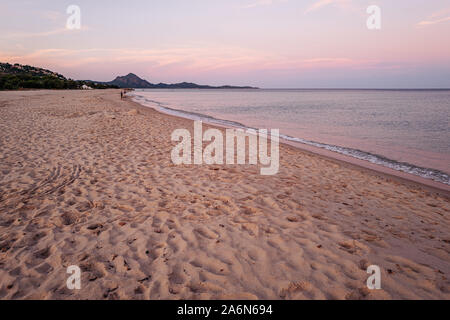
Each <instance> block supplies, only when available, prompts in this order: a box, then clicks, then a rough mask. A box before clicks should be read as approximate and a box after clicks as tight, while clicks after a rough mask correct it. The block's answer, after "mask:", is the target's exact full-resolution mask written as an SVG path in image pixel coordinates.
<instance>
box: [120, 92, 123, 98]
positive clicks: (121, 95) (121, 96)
mask: <svg viewBox="0 0 450 320" xmlns="http://www.w3.org/2000/svg"><path fill="white" fill-rule="evenodd" d="M120 99H123V91H122V90H120Z"/></svg>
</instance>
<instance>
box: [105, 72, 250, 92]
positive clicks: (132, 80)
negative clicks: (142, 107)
mask: <svg viewBox="0 0 450 320" xmlns="http://www.w3.org/2000/svg"><path fill="white" fill-rule="evenodd" d="M105 84H109V85H115V86H118V87H120V88H135V89H258V88H254V87H249V86H246V87H238V86H219V87H214V86H207V85H199V84H196V83H191V82H181V83H175V84H166V83H158V84H153V83H150V82H148V81H147V80H144V79H141V78H139V77H138V76H137V75H135V74H134V73H129V74H128V75H126V76H121V77H117V78H116V79H114V80H113V81H110V82H105Z"/></svg>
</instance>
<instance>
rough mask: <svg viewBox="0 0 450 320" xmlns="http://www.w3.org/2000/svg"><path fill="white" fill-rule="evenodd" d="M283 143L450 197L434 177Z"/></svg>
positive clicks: (129, 98)
mask: <svg viewBox="0 0 450 320" xmlns="http://www.w3.org/2000/svg"><path fill="white" fill-rule="evenodd" d="M124 100H125V101H127V102H129V103H132V104H135V105H137V106H139V107H143V108H150V109H152V110H154V111H155V112H158V113H162V114H164V115H166V116H171V117H175V118H179V119H184V120H188V121H191V122H194V120H192V119H189V118H187V117H183V116H181V115H180V116H179V115H174V114H171V113H168V112H167V113H166V112H164V111H162V110H158V109H156V108H154V107H151V106H145V105H143V104H141V103H139V102H137V101H134V100H133V97H132V96H125V98H124ZM204 123H205V124H208V126H210V127H214V128H222V129H223V128H233V127H231V126H226V125H220V124H217V123H212V122H208V121H207V120H206V121H204ZM281 144H283V145H286V146H290V147H294V148H295V149H296V150H299V151H301V152H307V153H311V154H313V155H315V156H319V157H324V158H325V159H328V160H333V161H338V162H340V163H341V164H345V165H350V166H354V167H357V168H359V169H360V170H363V171H365V172H368V173H370V174H373V175H375V176H380V175H381V176H383V177H384V178H386V179H393V180H395V181H399V182H402V183H409V184H413V185H418V186H420V187H424V188H426V189H427V190H429V191H431V192H435V193H439V194H441V195H443V196H445V197H446V198H450V186H449V185H446V184H444V183H441V182H437V181H435V180H432V179H427V178H423V177H420V176H417V175H414V174H412V173H407V172H403V171H400V170H395V169H391V168H388V167H385V166H383V165H380V164H374V163H371V162H369V161H366V160H361V159H357V158H354V157H351V156H348V155H344V154H340V153H337V152H333V151H329V150H325V149H322V148H319V147H314V146H310V145H306V144H303V143H300V142H294V141H289V140H287V139H284V138H282V137H280V145H281Z"/></svg>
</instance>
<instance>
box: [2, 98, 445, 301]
mask: <svg viewBox="0 0 450 320" xmlns="http://www.w3.org/2000/svg"><path fill="white" fill-rule="evenodd" d="M203 126H204V128H205V129H206V128H217V127H216V126H211V125H209V124H207V123H204V124H203ZM192 127H193V125H192V120H189V119H184V118H179V117H176V116H171V115H166V114H164V113H161V112H159V111H157V110H155V109H153V108H149V107H145V106H142V105H140V104H138V103H135V102H133V101H129V100H121V99H120V91H119V90H89V91H39V92H8V93H0V128H2V130H0V141H1V142H2V148H1V151H0V160H1V161H0V172H1V173H2V174H1V175H0V266H1V268H0V299H57V300H65V299H83V300H85V299H143V300H146V299H170V300H172V299H176V300H179V299H188V300H206V299H232V300H233V299H243V300H250V299H259V300H273V299H276V300H278V299H287V300H298V299H309V300H331V299H342V300H343V299H347V300H357V299H366V300H372V299H373V300H375V299H376V300H379V299H449V298H450V291H449V288H450V285H449V284H450V282H449V279H450V247H449V243H450V238H449V225H450V223H449V219H450V217H449V215H448V213H449V212H450V200H449V198H448V197H447V196H446V195H444V194H443V193H442V192H435V190H434V189H431V187H426V186H423V185H421V184H418V183H414V182H406V181H400V180H396V179H394V178H392V177H389V176H387V175H384V174H381V173H376V172H371V171H369V169H367V170H366V169H361V168H359V167H357V166H355V165H352V164H349V163H345V162H342V161H339V160H335V159H330V158H327V157H326V156H323V155H317V154H313V153H312V152H309V151H302V150H299V149H298V148H296V147H294V146H290V145H287V144H283V143H282V144H280V167H279V171H278V173H277V174H276V175H272V176H262V175H260V173H259V169H260V167H259V165H207V164H204V165H174V164H173V163H172V161H171V157H170V154H171V150H173V146H174V144H175V143H174V142H172V141H171V139H170V137H171V133H172V132H173V131H174V130H176V129H178V128H185V129H188V130H189V131H190V132H191V134H192V131H193V128H192ZM219 130H224V128H219ZM205 145H206V144H205ZM73 265H75V266H79V267H80V269H81V289H80V290H70V289H69V288H67V286H66V280H67V277H68V275H67V268H68V267H69V266H73ZM370 265H377V266H379V267H380V270H381V277H382V281H381V282H382V288H381V289H380V290H369V289H368V288H367V286H366V281H367V278H368V274H367V268H368V266H370Z"/></svg>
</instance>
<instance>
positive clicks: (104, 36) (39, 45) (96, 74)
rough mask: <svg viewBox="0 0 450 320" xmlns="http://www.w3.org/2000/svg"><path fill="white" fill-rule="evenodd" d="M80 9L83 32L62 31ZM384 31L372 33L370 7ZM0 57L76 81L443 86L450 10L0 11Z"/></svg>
mask: <svg viewBox="0 0 450 320" xmlns="http://www.w3.org/2000/svg"><path fill="white" fill-rule="evenodd" d="M70 4H76V5H78V6H79V7H80V9H81V26H82V28H81V30H68V29H66V28H65V25H66V20H67V18H68V16H69V15H68V14H66V8H67V6H68V5H70ZM373 4H375V5H378V6H379V7H380V8H381V22H382V25H381V30H368V29H367V27H366V20H367V18H368V17H369V15H368V14H367V13H366V8H367V7H368V6H369V5H373ZM0 17H1V19H0V27H1V30H2V33H1V34H0V61H2V62H10V63H22V64H31V65H35V66H40V67H45V68H48V69H51V70H54V71H57V72H60V73H62V74H64V75H66V76H67V77H71V78H75V79H93V80H100V81H107V80H112V79H113V78H115V77H116V76H117V75H123V74H127V73H129V72H133V73H136V74H137V75H139V76H141V77H143V78H145V79H147V80H149V81H151V82H179V81H192V82H197V83H205V84H206V83H207V84H216V85H218V84H236V85H244V84H245V85H247V84H248V85H256V86H260V87H291V88H293V87H367V88H370V87H378V88H381V87H398V88H407V87H424V88H426V87H450V41H448V38H449V35H450V4H449V3H448V1H441V0H434V1H423V0H422V1H419V0H397V1H390V0H381V1H365V0H358V1H352V0H307V1H294V0H278V1H277V0H248V1H234V0H232V1H218V0H209V1H208V0H192V1H182V0H179V1H177V0H166V1H133V2H130V3H126V4H125V3H122V4H119V3H111V2H110V1H95V2H93V1H78V3H75V2H70V3H69V2H65V1H39V3H37V2H36V3H35V2H32V1H14V2H8V3H4V2H3V3H0Z"/></svg>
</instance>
